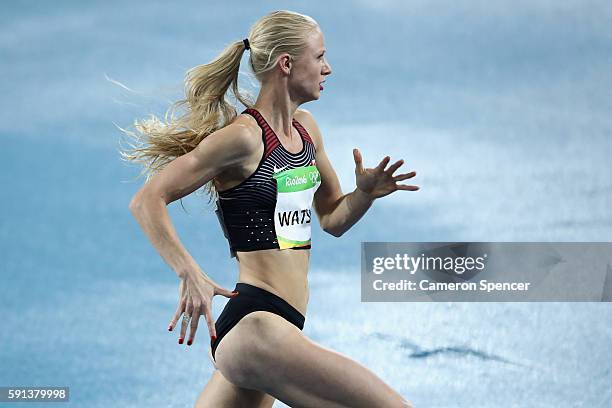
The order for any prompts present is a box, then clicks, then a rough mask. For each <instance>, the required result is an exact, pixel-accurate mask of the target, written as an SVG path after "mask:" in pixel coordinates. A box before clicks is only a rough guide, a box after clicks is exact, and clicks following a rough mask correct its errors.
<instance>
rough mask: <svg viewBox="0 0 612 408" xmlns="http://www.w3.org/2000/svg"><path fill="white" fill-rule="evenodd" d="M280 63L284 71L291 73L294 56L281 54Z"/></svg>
mask: <svg viewBox="0 0 612 408" xmlns="http://www.w3.org/2000/svg"><path fill="white" fill-rule="evenodd" d="M278 65H279V67H280V69H281V71H283V73H285V74H287V75H289V74H290V73H291V67H292V66H293V58H292V57H291V55H289V54H286V53H285V54H281V55H280V56H279V57H278Z"/></svg>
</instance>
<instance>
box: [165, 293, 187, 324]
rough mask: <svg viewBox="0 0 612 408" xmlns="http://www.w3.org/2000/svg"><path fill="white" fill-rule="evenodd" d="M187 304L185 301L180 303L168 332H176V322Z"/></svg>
mask: <svg viewBox="0 0 612 408" xmlns="http://www.w3.org/2000/svg"><path fill="white" fill-rule="evenodd" d="M185 304H186V301H185V299H182V300H181V301H180V302H179V305H178V307H177V308H176V312H175V313H174V317H173V318H172V320H171V321H170V324H169V325H168V331H172V330H174V327H175V326H176V322H177V321H178V319H179V318H180V317H181V315H182V314H183V310H185Z"/></svg>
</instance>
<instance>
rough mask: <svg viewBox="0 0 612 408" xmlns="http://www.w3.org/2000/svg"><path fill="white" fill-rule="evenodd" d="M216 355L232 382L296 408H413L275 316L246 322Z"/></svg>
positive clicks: (251, 317) (253, 315)
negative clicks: (234, 380)
mask: <svg viewBox="0 0 612 408" xmlns="http://www.w3.org/2000/svg"><path fill="white" fill-rule="evenodd" d="M224 342H225V343H224ZM216 353H217V354H216V358H217V367H218V368H219V369H220V370H221V372H223V373H224V374H226V373H227V375H228V378H232V381H233V379H234V378H235V379H236V381H237V382H236V383H237V384H241V385H242V386H245V387H247V388H253V389H258V390H261V391H262V392H265V393H267V394H270V395H272V396H274V397H275V398H277V399H278V400H281V401H283V402H284V403H286V404H287V405H290V406H292V407H315V406H316V407H330V408H332V407H337V408H341V407H351V408H357V407H368V408H369V407H410V406H411V405H410V404H409V403H408V402H407V401H406V400H405V399H404V398H403V397H402V396H401V395H400V394H399V393H397V392H396V391H394V390H393V389H392V388H391V387H390V386H388V385H387V384H386V383H385V382H384V381H382V379H380V378H379V377H378V376H376V374H374V373H373V372H372V371H370V370H368V369H367V368H366V367H364V366H363V365H361V364H359V363H357V362H356V361H354V360H351V359H350V358H348V357H347V356H345V355H343V354H341V353H338V352H335V351H333V350H331V349H329V348H326V347H323V346H321V345H319V344H317V343H315V342H314V341H312V340H310V339H309V338H308V337H306V336H305V335H304V334H303V333H302V332H301V331H300V330H299V329H298V328H297V327H295V326H294V325H292V324H291V323H289V322H288V321H286V320H285V319H283V318H282V317H280V316H278V315H275V314H273V313H269V312H263V311H258V312H253V313H251V314H249V315H247V316H245V317H244V318H243V319H242V320H241V321H240V322H239V323H238V324H237V325H236V326H235V327H234V328H233V329H232V331H230V332H229V333H228V334H227V335H226V336H225V338H224V339H222V341H221V343H220V344H219V346H218V348H217V352H216Z"/></svg>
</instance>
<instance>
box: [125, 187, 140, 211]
mask: <svg viewBox="0 0 612 408" xmlns="http://www.w3.org/2000/svg"><path fill="white" fill-rule="evenodd" d="M141 205H142V200H141V193H140V191H139V192H138V193H136V194H135V195H134V197H132V200H131V201H130V204H129V205H128V208H129V209H130V212H131V213H132V214H134V213H135V212H136V211H138V209H139V208H140V206H141Z"/></svg>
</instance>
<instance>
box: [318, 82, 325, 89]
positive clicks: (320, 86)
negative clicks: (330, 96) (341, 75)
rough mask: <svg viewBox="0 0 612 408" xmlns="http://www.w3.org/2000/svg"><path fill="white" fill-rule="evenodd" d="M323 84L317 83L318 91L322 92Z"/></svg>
mask: <svg viewBox="0 0 612 408" xmlns="http://www.w3.org/2000/svg"><path fill="white" fill-rule="evenodd" d="M323 82H325V81H323ZM323 82H319V91H322V90H323Z"/></svg>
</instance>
